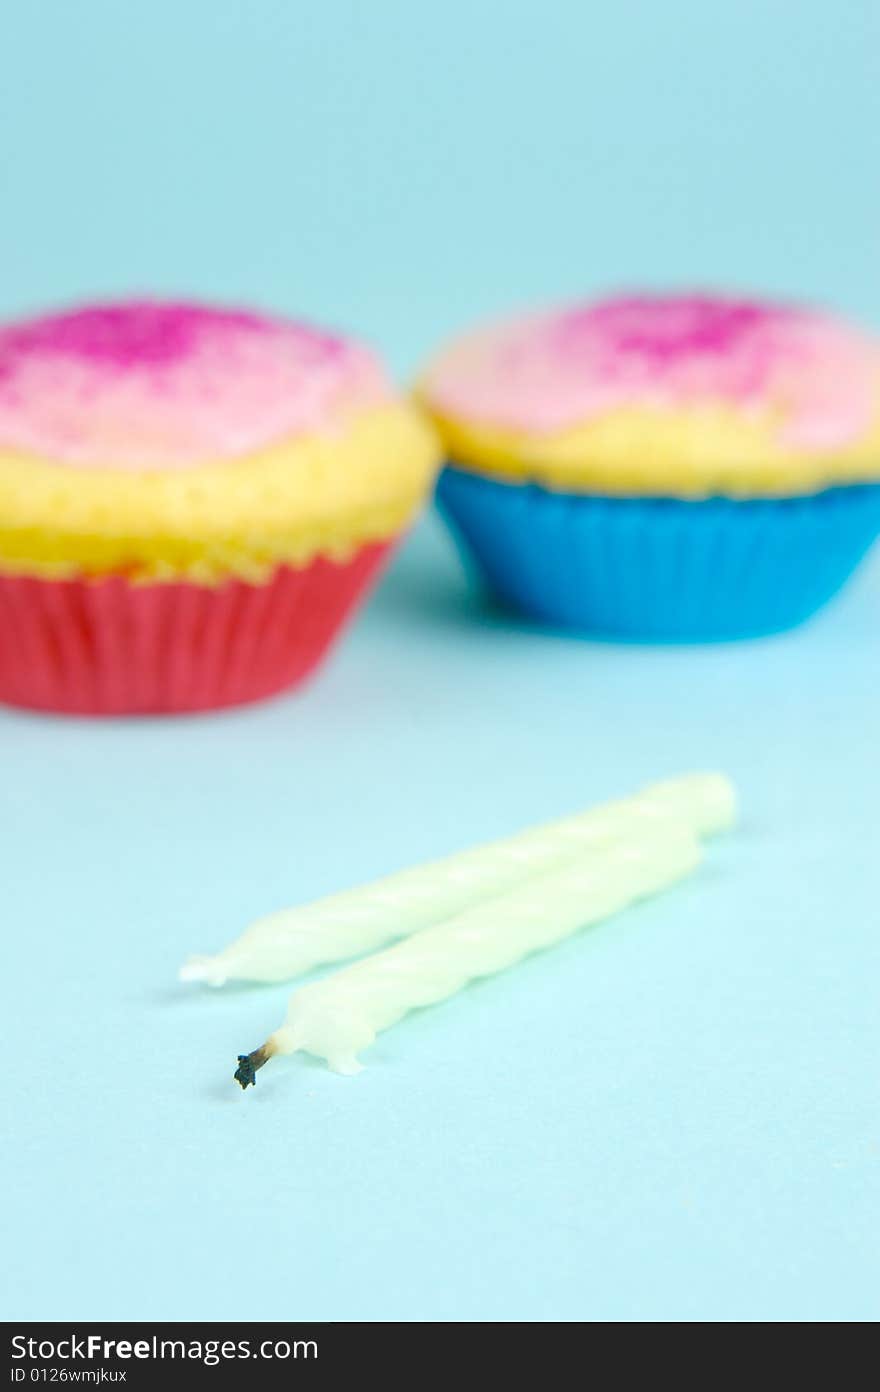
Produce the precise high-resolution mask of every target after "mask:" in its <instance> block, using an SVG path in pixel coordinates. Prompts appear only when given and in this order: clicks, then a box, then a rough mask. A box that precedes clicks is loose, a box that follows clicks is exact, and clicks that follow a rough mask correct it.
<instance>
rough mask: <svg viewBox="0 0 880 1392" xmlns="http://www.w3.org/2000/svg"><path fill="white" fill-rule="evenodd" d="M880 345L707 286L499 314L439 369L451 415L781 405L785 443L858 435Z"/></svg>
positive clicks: (556, 416) (485, 419)
mask: <svg viewBox="0 0 880 1392" xmlns="http://www.w3.org/2000/svg"><path fill="white" fill-rule="evenodd" d="M878 386H880V349H878V345H877V343H876V342H875V341H873V340H872V339H870V338H869V337H868V336H867V335H866V334H863V333H861V332H859V331H858V330H856V329H853V328H850V327H849V326H848V325H846V324H843V323H841V322H840V321H838V320H836V319H834V318H832V317H831V316H829V315H826V314H821V313H819V312H817V311H815V310H810V309H806V308H799V307H796V306H787V305H768V304H758V303H753V302H751V301H746V300H734V299H723V298H720V297H713V296H708V295H689V296H671V295H670V296H662V295H638V296H636V295H632V296H623V297H619V298H616V299H610V300H605V301H602V302H600V303H598V304H592V305H577V306H575V307H573V308H569V309H565V310H562V311H557V312H555V313H544V314H536V315H532V316H530V317H527V318H523V319H519V320H516V321H513V322H510V323H506V324H501V325H496V326H493V327H490V328H488V329H484V330H481V331H478V332H477V333H475V334H473V335H471V336H469V337H467V338H465V339H462V340H460V341H459V342H458V343H456V344H454V345H453V346H452V347H451V348H450V349H449V350H448V351H447V352H446V353H445V354H444V355H443V356H441V357H440V358H439V359H438V360H437V361H436V362H435V364H434V365H433V367H432V368H431V369H430V370H429V372H428V374H427V378H426V390H427V395H428V398H429V400H430V401H431V402H432V403H433V405H434V406H435V407H436V408H437V409H438V410H439V411H441V412H444V413H446V414H449V415H451V416H459V417H463V418H465V419H471V420H473V421H476V422H482V423H484V424H487V425H496V426H499V427H506V428H510V429H514V430H524V431H535V432H543V431H555V430H564V429H566V428H568V427H572V426H576V425H579V424H582V423H585V422H588V421H590V420H592V419H594V418H595V417H597V416H600V415H602V414H603V413H606V412H608V411H612V410H617V409H620V408H625V407H627V406H654V407H658V408H670V409H675V408H682V407H685V408H686V407H687V406H689V405H700V404H709V403H723V404H726V405H729V406H733V407H735V408H737V409H739V410H741V411H743V412H745V413H749V412H755V413H761V412H765V411H767V410H770V411H771V412H772V413H773V415H774V419H775V420H776V421H777V431H778V438H779V443H780V444H783V445H788V446H790V447H792V448H795V449H802V450H812V449H822V448H834V447H840V446H844V445H846V444H847V443H848V442H849V441H851V440H853V439H854V438H857V437H858V436H859V435H861V434H862V433H864V431H865V430H866V429H868V428H869V426H870V424H871V422H872V419H873V418H874V415H875V412H876V410H877V395H878Z"/></svg>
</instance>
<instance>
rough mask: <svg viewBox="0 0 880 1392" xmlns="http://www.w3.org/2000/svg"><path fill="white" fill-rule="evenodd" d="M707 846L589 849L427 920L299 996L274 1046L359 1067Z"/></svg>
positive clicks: (646, 843) (670, 833)
mask: <svg viewBox="0 0 880 1392" xmlns="http://www.w3.org/2000/svg"><path fill="white" fill-rule="evenodd" d="M700 856H701V851H700V847H699V844H698V842H697V841H696V839H695V837H694V836H693V834H692V833H691V832H690V831H688V830H687V829H686V828H683V827H682V828H677V827H675V825H674V824H669V825H666V826H664V827H662V828H659V829H657V830H656V831H652V832H650V833H649V834H648V835H647V836H644V835H642V836H640V837H635V836H633V835H632V834H631V835H630V837H629V838H627V839H623V840H621V841H619V842H618V843H617V844H616V845H613V846H611V847H608V848H605V849H601V848H598V847H597V848H596V849H595V850H594V851H593V852H592V853H587V854H585V855H584V856H583V857H582V858H581V859H579V860H578V861H577V862H574V863H571V864H567V865H565V866H564V867H562V868H561V869H558V870H556V872H555V873H548V874H545V875H543V876H540V877H536V878H535V879H533V880H530V881H528V882H527V883H526V884H524V885H521V886H519V887H518V888H516V889H515V890H514V891H513V892H510V893H507V894H505V895H502V896H500V897H498V898H496V899H493V900H491V901H490V902H488V903H484V904H478V905H476V906H475V907H473V908H470V909H466V910H465V911H463V912H461V913H458V914H457V915H455V916H454V917H452V918H450V919H448V920H447V921H446V922H444V923H438V924H436V925H435V926H434V927H431V928H425V929H423V930H422V931H421V932H419V933H416V934H414V935H413V936H412V937H410V938H408V939H407V940H406V941H404V942H401V943H398V944H397V945H396V946H394V947H390V948H388V949H387V950H386V951H384V952H379V953H377V954H376V955H375V956H373V957H369V958H367V959H366V960H365V961H363V962H359V963H357V964H356V965H354V966H351V967H348V968H345V969H344V970H342V971H339V972H336V973H335V974H333V975H332V976H329V977H327V978H325V979H324V980H323V981H319V982H316V983H315V984H313V985H310V986H305V987H303V988H302V989H301V990H299V991H297V992H295V993H294V995H293V997H292V998H291V1002H290V1008H289V1010H288V1015H287V1020H286V1023H285V1024H284V1025H283V1026H282V1027H281V1029H279V1030H277V1031H276V1032H275V1034H273V1035H272V1036H271V1039H270V1041H269V1044H270V1047H271V1049H272V1051H273V1052H277V1053H292V1052H294V1051H296V1050H299V1049H303V1050H305V1051H306V1052H308V1053H312V1054H317V1055H318V1056H319V1057H322V1058H325V1059H326V1060H327V1062H328V1063H329V1065H330V1067H331V1068H333V1069H334V1070H335V1071H337V1072H340V1073H355V1072H358V1071H359V1069H360V1067H361V1065H360V1064H359V1063H358V1060H357V1055H358V1053H359V1052H360V1051H361V1050H362V1049H364V1048H366V1047H367V1046H368V1045H369V1044H371V1043H372V1042H373V1040H374V1039H375V1037H376V1034H377V1033H378V1032H379V1031H380V1030H383V1029H387V1028H388V1027H389V1026H390V1025H393V1024H395V1023H396V1022H397V1021H398V1020H400V1019H401V1018H402V1017H403V1016H404V1015H406V1014H407V1013H408V1012H409V1011H410V1010H415V1009H418V1008H419V1007H422V1006H426V1005H432V1004H435V1003H436V1002H437V1001H441V1000H445V999H446V998H447V997H448V996H451V995H454V994H455V993H456V992H457V991H459V990H461V989H462V987H464V986H465V985H467V983H468V982H470V981H473V980H475V979H477V978H479V977H484V976H491V975H494V974H495V973H496V972H500V971H504V970H505V969H506V968H507V967H510V966H513V965H514V964H515V963H517V962H518V961H520V960H521V958H523V957H525V956H527V955H528V954H530V953H532V952H537V951H540V950H541V949H543V948H545V947H550V946H551V945H552V944H554V943H556V942H559V941H560V940H561V939H563V938H565V937H568V936H569V935H571V934H572V933H574V932H576V931H577V930H578V929H580V928H583V927H586V926H587V925H588V924H591V923H596V922H598V921H599V920H600V919H603V918H607V917H609V916H610V915H611V914H613V913H617V912H619V911H620V910H621V909H624V908H626V907H627V906H628V905H630V904H632V903H634V902H635V901H637V900H639V899H642V898H645V897H646V896H648V895H651V894H655V893H657V892H658V891H660V890H662V889H664V888H665V887H666V886H667V885H670V884H672V883H674V882H675V881H676V880H679V879H681V878H683V877H684V876H685V875H688V874H689V873H690V872H691V871H692V870H694V869H695V867H696V866H697V864H698V863H699V860H700Z"/></svg>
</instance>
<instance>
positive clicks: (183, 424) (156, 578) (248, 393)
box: [0, 302, 435, 714]
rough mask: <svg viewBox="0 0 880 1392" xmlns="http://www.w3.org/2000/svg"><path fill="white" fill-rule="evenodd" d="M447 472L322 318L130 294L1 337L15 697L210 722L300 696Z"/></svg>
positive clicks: (1, 636)
mask: <svg viewBox="0 0 880 1392" xmlns="http://www.w3.org/2000/svg"><path fill="white" fill-rule="evenodd" d="M434 466H435V444H434V441H433V438H432V436H431V433H430V431H429V429H428V428H427V427H426V426H425V425H424V423H423V422H422V420H421V419H420V418H419V416H418V415H417V413H416V412H415V410H414V409H413V408H412V407H411V406H409V405H408V404H407V403H406V402H405V401H402V400H401V399H400V398H399V397H398V396H396V394H395V393H394V392H393V391H392V389H391V386H390V384H389V382H388V379H387V378H386V376H385V374H384V372H383V370H382V368H381V366H380V364H379V363H378V362H377V360H376V359H375V358H374V357H373V355H372V354H371V353H370V352H368V351H367V350H366V349H365V348H363V347H361V346H360V345H359V344H357V343H354V342H352V341H350V340H347V339H343V338H341V337H339V336H337V335H336V334H332V333H328V332H325V331H323V330H320V329H316V328H313V327H311V326H308V325H304V324H300V323H294V322H289V321H285V320H280V319H275V318H269V317H266V316H263V315H257V314H251V313H243V312H232V311H228V310H219V309H209V308H206V307H203V306H198V305H192V304H169V303H155V302H131V303H125V304H117V305H110V306H97V307H91V308H85V309H80V310H76V311H73V312H69V313H63V314H58V315H53V316H50V317H46V318H41V319H34V320H29V321H25V322H22V323H17V324H11V325H9V326H8V327H6V328H5V329H0V700H2V701H6V702H9V703H11V704H16V705H23V706H30V707H34V708H38V709H42V710H55V711H68V712H76V713H89V714H104V713H134V712H167V711H191V710H203V709H209V708H211V707H217V706H225V705H233V704H237V703H239V702H244V701H252V700H256V699H258V698H260V697H263V696H268V695H270V694H272V693H273V692H276V691H279V690H281V689H282V688H283V687H287V686H290V685H292V684H293V683H295V682H297V681H298V680H300V679H301V678H302V677H303V676H305V674H306V673H307V672H308V671H309V670H310V669H311V668H312V667H314V665H315V664H316V662H318V660H319V659H320V658H321V656H322V654H323V653H324V651H325V650H326V648H327V646H328V644H329V643H330V641H331V640H332V638H333V637H334V635H335V634H336V633H337V632H338V630H339V628H340V626H341V625H342V623H343V621H344V619H345V618H346V615H347V614H348V613H349V612H350V611H351V610H352V609H353V608H354V606H355V605H356V604H357V602H358V601H359V599H360V598H361V596H362V595H363V593H364V591H365V589H366V588H367V586H368V585H369V583H370V582H371V581H372V579H373V578H374V577H375V575H376V573H377V571H378V569H379V567H380V565H381V563H382V560H383V558H384V557H385V556H386V554H387V553H388V551H389V548H390V547H391V546H392V544H393V542H394V540H395V538H396V537H397V536H399V535H400V533H401V531H402V530H403V529H404V528H405V527H406V526H407V525H408V523H409V522H410V520H411V519H412V517H413V516H414V514H415V513H416V511H417V509H418V508H419V506H420V504H421V503H422V500H423V498H424V496H425V494H426V491H427V490H428V489H429V487H430V484H431V480H432V476H433V472H434Z"/></svg>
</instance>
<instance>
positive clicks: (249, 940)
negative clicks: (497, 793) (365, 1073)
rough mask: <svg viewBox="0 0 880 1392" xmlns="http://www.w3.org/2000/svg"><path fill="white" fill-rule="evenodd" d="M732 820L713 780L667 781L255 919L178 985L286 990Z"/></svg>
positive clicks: (729, 799) (192, 962) (723, 792)
mask: <svg viewBox="0 0 880 1392" xmlns="http://www.w3.org/2000/svg"><path fill="white" fill-rule="evenodd" d="M735 811H736V798H735V794H734V791H733V787H732V785H731V783H730V781H729V780H728V779H727V778H725V777H723V775H721V774H718V773H696V774H688V775H685V776H683V777H681V778H673V779H669V780H668V781H667V782H664V783H656V784H653V785H651V786H649V787H647V788H645V789H643V790H642V791H641V792H640V793H637V794H636V795H635V796H634V797H631V798H626V799H622V800H620V801H616V802H610V803H606V804H605V805H604V806H601V807H595V808H591V809H590V810H589V811H587V812H582V813H580V814H579V815H578V816H575V817H568V818H566V819H565V820H563V821H556V822H551V823H548V824H547V825H545V826H541V827H537V828H531V829H530V830H527V831H523V832H520V833H519V834H518V835H516V836H512V837H509V838H507V839H506V840H504V841H495V842H492V843H490V844H489V845H486V846H478V847H476V848H475V849H471V850H468V851H464V852H462V853H460V854H458V855H453V856H448V857H447V858H446V859H444V860H437V861H432V862H430V863H428V864H427V865H421V866H417V867H416V868H414V869H410V870H402V871H400V872H399V873H398V874H395V875H389V876H388V877H387V878H385V879H381V880H376V881H374V882H373V883H372V884H368V885H364V886H362V887H361V888H359V889H351V890H346V891H344V892H343V893H341V894H333V895H330V896H329V897H327V898H325V899H319V900H317V901H316V902H314V903H312V904H306V905H302V906H300V907H297V908H292V909H283V910H281V911H280V912H279V913H274V914H270V915H268V916H267V917H265V918H260V919H258V920H257V921H256V922H255V923H253V924H251V926H250V927H249V928H247V929H246V930H245V932H244V933H243V934H242V936H241V937H240V938H238V939H237V940H236V941H235V942H233V943H231V944H230V945H229V946H228V947H227V948H225V949H224V950H223V951H222V952H219V953H217V954H216V956H213V957H191V958H190V959H189V960H188V961H187V962H186V964H185V965H184V966H183V967H182V968H181V970H180V977H181V979H182V980H184V981H205V982H207V983H208V984H209V985H212V986H222V985H223V983H224V982H226V981H230V980H231V981H234V980H240V981H290V980H292V979H293V978H295V977H297V976H302V975H303V974H304V973H305V972H308V971H311V970H312V968H314V967H318V966H322V965H324V964H326V963H329V962H339V961H343V960H345V959H346V958H351V957H358V956H363V955H364V954H365V953H368V952H373V951H375V949H376V948H379V947H384V946H385V945H386V943H389V942H393V941H394V940H395V939H396V938H402V937H405V936H406V935H407V934H409V933H414V932H416V931H417V930H419V929H421V928H424V927H426V926H427V925H428V924H430V923H437V922H439V921H440V920H442V919H444V918H448V917H449V915H450V914H453V913H456V912H458V911H459V910H460V909H463V908H465V907H467V906H468V905H470V904H473V903H476V902H478V901H480V900H486V899H491V898H492V897H493V896H494V895H496V894H499V893H503V892H504V891H505V890H507V889H509V888H511V887H512V886H513V885H516V884H518V883H521V882H522V881H524V880H527V879H529V878H530V876H532V875H535V874H540V873H542V872H543V871H545V870H548V869H550V868H552V867H553V866H554V865H558V864H561V863H562V862H564V861H566V860H570V859H571V858H572V857H574V856H577V855H579V854H581V853H582V852H583V851H585V850H589V849H590V848H591V847H594V846H602V845H608V844H610V843H613V842H614V841H615V840H617V839H619V838H620V837H621V836H627V835H629V834H630V833H631V832H633V831H634V830H635V831H637V830H639V829H640V828H646V829H647V828H650V827H652V826H656V825H658V824H664V823H666V822H668V821H669V820H670V819H673V820H675V821H677V822H681V823H683V824H684V825H685V826H688V827H690V828H691V829H692V831H693V832H694V833H695V834H697V835H699V836H708V835H712V834H713V833H715V832H718V831H722V830H724V829H725V828H727V827H729V826H731V825H732V823H733V820H734V817H735Z"/></svg>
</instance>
